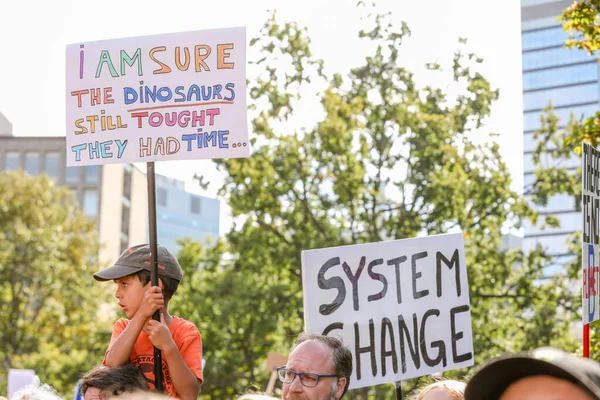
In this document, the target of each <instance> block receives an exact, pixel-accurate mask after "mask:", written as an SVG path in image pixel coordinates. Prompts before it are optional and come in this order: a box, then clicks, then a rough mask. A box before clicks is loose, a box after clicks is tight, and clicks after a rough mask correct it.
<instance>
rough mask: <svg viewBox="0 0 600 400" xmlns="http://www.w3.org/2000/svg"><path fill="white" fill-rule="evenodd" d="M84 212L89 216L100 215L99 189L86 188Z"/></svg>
mask: <svg viewBox="0 0 600 400" xmlns="http://www.w3.org/2000/svg"><path fill="white" fill-rule="evenodd" d="M83 212H84V213H85V215H86V216H88V217H96V216H97V215H98V191H97V190H95V189H94V190H86V191H84V192H83Z"/></svg>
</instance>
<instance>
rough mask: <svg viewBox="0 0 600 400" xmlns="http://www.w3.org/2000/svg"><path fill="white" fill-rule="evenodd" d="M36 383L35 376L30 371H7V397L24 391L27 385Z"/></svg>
mask: <svg viewBox="0 0 600 400" xmlns="http://www.w3.org/2000/svg"><path fill="white" fill-rule="evenodd" d="M35 383H36V374H35V371H34V370H32V369H13V368H9V370H8V387H7V391H8V397H11V396H12V395H13V394H15V393H16V392H18V391H19V390H21V389H25V388H26V387H27V386H29V385H33V384H35Z"/></svg>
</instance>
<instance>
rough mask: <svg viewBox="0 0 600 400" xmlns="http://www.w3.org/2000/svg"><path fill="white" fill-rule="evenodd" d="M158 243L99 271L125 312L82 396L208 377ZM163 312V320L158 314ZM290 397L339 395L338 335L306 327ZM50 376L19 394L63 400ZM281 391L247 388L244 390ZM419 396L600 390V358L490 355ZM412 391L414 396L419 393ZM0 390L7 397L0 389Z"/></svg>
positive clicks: (570, 395) (544, 352) (149, 391)
mask: <svg viewBox="0 0 600 400" xmlns="http://www.w3.org/2000/svg"><path fill="white" fill-rule="evenodd" d="M150 260H151V256H150V247H149V246H148V245H140V246H135V247H132V248H129V249H127V250H126V251H124V252H123V254H121V256H120V257H119V259H118V260H117V261H116V262H115V263H114V265H112V266H111V267H109V268H107V269H105V270H102V271H100V272H97V273H96V274H94V278H95V279H96V280H98V281H113V282H115V284H116V293H115V296H116V298H117V300H118V302H119V306H120V307H121V309H122V310H123V312H124V313H125V315H126V316H127V318H122V319H120V320H118V321H117V322H116V323H115V324H114V327H113V333H112V337H111V340H110V343H109V344H108V347H107V350H106V354H105V357H104V360H103V363H102V365H100V366H98V367H95V368H94V369H92V370H91V371H89V372H88V373H87V374H85V375H84V376H83V378H82V380H81V381H80V383H79V385H78V388H77V394H76V398H78V399H83V400H104V399H109V398H114V397H119V398H121V399H123V400H125V399H131V400H136V399H150V400H153V399H161V398H163V399H164V398H173V397H175V398H180V399H183V400H187V399H190V400H192V399H197V397H198V395H199V393H200V387H201V385H202V382H203V375H202V338H201V336H200V332H199V331H198V329H197V327H196V326H195V325H194V324H193V323H191V322H189V321H186V320H185V319H183V318H180V317H176V316H171V315H170V314H169V311H168V304H169V301H170V300H171V298H172V297H173V295H174V294H175V292H176V291H177V287H178V285H179V283H180V282H181V280H182V278H183V273H182V270H181V267H180V266H179V262H178V261H177V257H176V256H175V255H174V254H173V253H172V252H170V251H169V250H168V249H166V248H165V247H163V246H158V257H157V262H158V278H159V285H158V286H152V284H151V282H150V280H151V279H150V277H151V273H150V264H151V261H150ZM157 311H158V312H159V313H160V322H159V321H156V320H154V319H153V316H154V314H155V312H157ZM154 347H156V348H158V349H160V350H161V352H162V355H163V358H162V362H163V365H162V372H163V379H162V382H163V387H164V393H165V394H164V395H162V394H157V393H156V391H155V390H154V389H155V387H156V377H155V374H154ZM277 375H278V377H279V380H280V381H281V383H282V396H281V398H282V399H283V400H301V399H302V400H339V399H341V398H343V397H344V395H345V394H346V392H347V390H348V387H349V385H350V379H351V376H352V353H351V351H350V349H349V348H348V347H347V346H346V345H345V344H344V343H342V341H341V340H340V339H338V338H336V337H330V336H323V335H316V334H301V335H300V336H299V337H298V338H297V340H296V342H295V343H294V344H293V346H292V347H291V350H290V352H289V355H288V358H287V362H286V364H285V365H284V366H281V367H279V368H277ZM55 399H60V397H59V396H58V395H57V394H56V392H54V390H52V388H51V387H49V386H48V385H39V384H37V385H32V386H30V387H27V388H25V389H23V390H21V391H19V392H17V393H15V394H14V395H13V396H12V397H11V400H55ZM268 399H273V397H269V396H268V395H267V394H258V393H254V394H245V395H242V396H241V397H239V400H268ZM413 399H414V400H463V399H466V400H526V399H527V400H537V399H540V400H541V399H545V400H553V399H556V400H558V399H569V400H593V399H599V400H600V365H599V364H597V363H596V362H594V361H592V360H589V359H585V358H580V357H576V356H574V355H571V354H568V353H565V352H563V351H561V350H559V349H555V348H540V349H537V350H534V351H532V352H530V353H523V354H511V355H506V356H503V357H499V358H498V359H495V360H492V361H490V362H488V363H487V364H486V365H484V366H483V367H482V368H480V369H479V370H478V371H477V372H476V373H475V374H474V375H473V376H472V377H471V378H470V379H469V380H468V382H459V381H454V380H438V381H436V382H435V383H432V384H430V385H428V386H426V387H424V388H422V389H421V390H419V391H418V394H416V396H415V397H413ZM413 399H411V400H413ZM0 400H2V398H0Z"/></svg>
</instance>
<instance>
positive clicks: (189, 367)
mask: <svg viewBox="0 0 600 400" xmlns="http://www.w3.org/2000/svg"><path fill="white" fill-rule="evenodd" d="M182 276H183V273H182V271H181V267H180V266H179V262H178V261H177V258H176V257H175V255H174V254H173V253H171V252H170V251H169V250H167V249H166V248H165V247H164V246H160V245H159V246H158V277H159V285H160V286H151V284H150V246H149V245H147V244H143V245H138V246H135V247H131V248H128V249H127V250H125V251H124V252H123V254H121V256H120V257H119V259H118V260H117V262H115V264H114V265H113V266H112V267H109V268H107V269H105V270H102V271H100V272H97V273H95V274H94V278H95V279H96V280H98V281H109V280H113V281H114V282H115V283H116V284H117V290H116V293H115V297H116V298H117V299H118V300H119V306H120V307H121V309H122V310H123V312H125V315H127V318H128V319H125V318H122V319H120V320H118V321H117V322H116V323H115V324H114V326H113V333H112V337H111V339H110V344H109V345H108V349H107V350H106V354H105V356H104V362H103V364H104V365H107V366H109V367H114V366H117V365H124V364H127V363H132V364H134V365H135V366H136V367H138V368H139V369H140V370H141V371H142V372H143V373H144V375H145V376H146V379H147V380H148V384H149V387H150V389H151V390H153V389H154V387H155V381H154V347H157V348H159V349H160V350H161V351H162V362H163V365H162V370H163V379H164V387H165V392H166V393H167V394H168V395H169V396H171V397H177V398H180V399H183V400H187V399H194V400H195V399H196V398H197V397H198V393H199V392H200V385H201V384H202V338H201V336H200V332H199V331H198V328H196V326H195V325H194V324H193V323H191V322H189V321H186V320H184V319H183V318H178V317H173V316H171V315H169V311H168V305H169V300H171V297H172V296H173V294H174V293H175V291H176V290H177V286H178V285H179V283H180V282H181V278H182ZM156 310H160V319H161V322H158V321H154V320H153V319H152V315H153V314H154V312H155V311H156Z"/></svg>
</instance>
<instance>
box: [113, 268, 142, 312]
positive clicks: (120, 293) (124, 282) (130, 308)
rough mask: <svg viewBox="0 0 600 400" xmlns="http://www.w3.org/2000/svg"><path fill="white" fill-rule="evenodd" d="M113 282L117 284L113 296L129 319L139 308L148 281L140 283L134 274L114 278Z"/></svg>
mask: <svg viewBox="0 0 600 400" xmlns="http://www.w3.org/2000/svg"><path fill="white" fill-rule="evenodd" d="M115 283H116V284H117V291H116V293H115V297H116V298H117V299H118V300H119V307H121V309H122V310H123V312H125V315H127V318H129V319H131V318H133V316H134V315H135V313H136V312H137V310H138V309H139V308H140V304H141V302H142V298H143V297H144V292H145V291H146V289H148V287H149V286H150V283H148V284H147V285H145V286H144V285H142V282H141V281H140V280H139V278H138V277H137V276H136V275H129V276H126V277H123V278H119V279H115Z"/></svg>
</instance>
